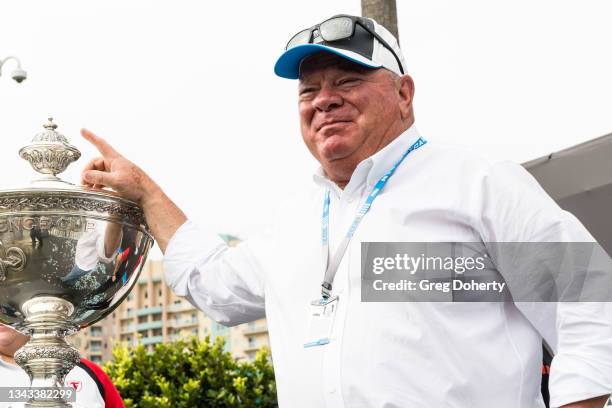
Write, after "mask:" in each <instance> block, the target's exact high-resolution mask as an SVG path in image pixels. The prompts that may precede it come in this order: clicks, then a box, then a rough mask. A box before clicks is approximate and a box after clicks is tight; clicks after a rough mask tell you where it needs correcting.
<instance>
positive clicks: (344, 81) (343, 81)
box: [338, 77, 359, 85]
mask: <svg viewBox="0 0 612 408" xmlns="http://www.w3.org/2000/svg"><path fill="white" fill-rule="evenodd" d="M358 81H359V78H352V77H351V78H343V79H341V80H340V81H338V85H353V84H355V83H357V82H358Z"/></svg>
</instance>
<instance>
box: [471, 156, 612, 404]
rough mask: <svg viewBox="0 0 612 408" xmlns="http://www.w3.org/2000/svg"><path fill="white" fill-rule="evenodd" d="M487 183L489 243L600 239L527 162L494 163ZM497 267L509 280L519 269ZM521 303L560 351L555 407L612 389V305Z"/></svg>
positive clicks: (554, 370) (485, 231)
mask: <svg viewBox="0 0 612 408" xmlns="http://www.w3.org/2000/svg"><path fill="white" fill-rule="evenodd" d="M483 183H484V186H483V188H484V192H485V194H484V195H485V200H484V204H483V205H484V207H483V209H482V219H481V221H482V225H481V235H482V237H483V241H485V242H487V241H488V242H521V243H523V242H595V239H594V238H593V236H592V235H591V234H590V233H589V232H588V231H587V229H586V228H585V227H584V226H583V225H582V224H581V223H580V221H578V219H577V218H576V217H574V216H573V215H572V214H570V213H568V212H567V211H564V210H563V209H561V208H560V207H559V206H558V205H557V204H556V203H555V201H554V200H553V199H552V198H551V197H550V196H548V194H546V192H545V191H544V190H543V189H542V187H541V186H540V185H539V184H538V182H537V181H536V180H535V179H534V178H533V177H532V176H531V175H530V174H529V173H528V172H527V171H526V170H525V169H524V168H523V167H522V166H520V165H518V164H514V163H509V162H507V163H500V164H496V165H493V166H491V168H490V169H489V172H488V174H487V175H486V177H485V179H484V181H483ZM605 258H606V259H605V260H604V265H603V268H602V271H603V272H604V273H610V272H611V270H610V258H609V256H606V257H605ZM497 266H498V269H499V270H500V272H501V273H502V275H503V276H504V278H509V279H512V276H510V275H512V274H513V273H515V272H516V271H514V270H513V266H514V265H513V264H510V263H509V264H502V265H497ZM515 300H516V299H515ZM515 304H516V306H517V307H518V308H519V310H521V312H523V314H524V315H525V317H526V318H527V319H528V320H529V321H530V322H531V323H532V324H533V326H534V327H535V328H536V329H537V330H538V331H539V332H540V333H541V334H542V336H543V337H544V338H545V340H547V342H548V344H549V345H550V346H551V347H552V348H553V350H554V351H555V353H556V354H555V357H554V358H553V361H552V365H551V371H550V381H549V390H550V398H551V399H550V405H551V407H559V406H562V405H565V404H568V403H571V402H576V401H581V400H585V399H589V398H593V397H597V396H601V395H606V394H609V393H610V392H612V303H609V302H558V303H536V302H520V301H515Z"/></svg>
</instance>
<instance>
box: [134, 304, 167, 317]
mask: <svg viewBox="0 0 612 408" xmlns="http://www.w3.org/2000/svg"><path fill="white" fill-rule="evenodd" d="M161 312H162V307H161V306H153V307H145V308H143V309H138V310H137V311H136V316H146V315H150V314H156V313H161Z"/></svg>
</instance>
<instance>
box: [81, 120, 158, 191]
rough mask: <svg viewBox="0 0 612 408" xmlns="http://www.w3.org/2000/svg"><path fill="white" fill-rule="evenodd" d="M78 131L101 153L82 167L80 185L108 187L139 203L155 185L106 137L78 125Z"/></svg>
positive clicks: (155, 187)
mask: <svg viewBox="0 0 612 408" xmlns="http://www.w3.org/2000/svg"><path fill="white" fill-rule="evenodd" d="M81 135H82V136H83V137H84V138H85V139H86V140H87V141H89V142H90V143H91V144H93V145H94V146H95V147H96V148H97V149H98V151H99V152H100V154H101V155H102V156H101V157H96V158H94V159H92V160H90V161H89V163H87V165H86V166H85V168H84V169H83V172H82V173H81V183H82V184H83V185H85V186H88V187H93V188H102V187H108V188H111V189H113V190H115V191H116V192H117V193H119V195H121V196H122V197H125V198H127V199H129V200H132V201H135V202H137V203H141V202H142V201H143V199H144V198H145V197H146V195H147V194H148V193H152V192H153V191H152V190H156V189H157V188H158V187H157V185H155V183H154V182H153V180H151V178H150V177H149V176H148V175H147V174H146V173H145V172H144V171H142V169H140V168H139V167H138V166H136V165H135V164H134V163H132V162H130V161H129V160H127V159H126V158H125V157H123V156H122V155H121V154H119V153H118V152H117V151H116V150H115V149H114V148H113V147H112V146H111V145H110V144H108V143H107V142H106V140H104V139H102V138H101V137H98V136H96V135H95V134H93V133H92V132H90V131H89V130H87V129H81Z"/></svg>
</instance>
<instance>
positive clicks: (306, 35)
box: [285, 28, 312, 50]
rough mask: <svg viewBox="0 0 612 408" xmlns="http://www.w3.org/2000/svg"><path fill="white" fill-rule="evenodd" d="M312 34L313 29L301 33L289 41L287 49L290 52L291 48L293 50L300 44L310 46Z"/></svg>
mask: <svg viewBox="0 0 612 408" xmlns="http://www.w3.org/2000/svg"><path fill="white" fill-rule="evenodd" d="M311 34H312V29H310V28H308V29H306V30H302V31H300V32H299V33H297V34H296V35H294V36H293V37H292V38H291V39H290V40H289V42H288V43H287V46H286V47H285V49H286V50H288V49H289V48H293V47H295V46H296V45H300V44H308V43H309V42H310V37H311Z"/></svg>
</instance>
